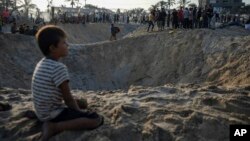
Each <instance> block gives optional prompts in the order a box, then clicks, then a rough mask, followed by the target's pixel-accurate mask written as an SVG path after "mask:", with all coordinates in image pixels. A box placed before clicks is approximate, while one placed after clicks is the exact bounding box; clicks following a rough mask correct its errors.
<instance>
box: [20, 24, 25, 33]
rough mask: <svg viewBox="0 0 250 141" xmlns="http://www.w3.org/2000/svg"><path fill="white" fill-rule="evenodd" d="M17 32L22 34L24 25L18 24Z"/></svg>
mask: <svg viewBox="0 0 250 141" xmlns="http://www.w3.org/2000/svg"><path fill="white" fill-rule="evenodd" d="M19 33H20V34H24V27H23V25H20V27H19Z"/></svg>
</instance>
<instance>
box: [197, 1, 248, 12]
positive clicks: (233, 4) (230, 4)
mask: <svg viewBox="0 0 250 141" xmlns="http://www.w3.org/2000/svg"><path fill="white" fill-rule="evenodd" d="M209 4H211V5H212V6H213V7H216V8H223V9H228V10H230V11H231V10H234V9H238V8H240V7H241V6H244V5H245V3H243V2H242V0H199V6H200V7H205V6H206V5H209Z"/></svg>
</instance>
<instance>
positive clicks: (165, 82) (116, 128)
mask: <svg viewBox="0 0 250 141" xmlns="http://www.w3.org/2000/svg"><path fill="white" fill-rule="evenodd" d="M27 41H28V42H27ZM0 45H1V47H0V50H1V51H0V80H1V81H0V86H1V87H2V88H1V89H0V102H8V103H9V104H10V105H12V107H13V108H12V110H10V111H5V112H1V114H0V140H6V141H12V140H35V139H36V137H38V136H39V134H40V129H41V123H39V122H38V121H37V120H36V119H33V120H31V119H28V118H26V117H25V115H27V113H26V111H27V110H32V98H31V92H30V90H28V89H30V81H31V76H32V72H33V69H34V67H35V64H36V63H37V62H38V61H39V60H40V59H41V57H42V55H41V53H40V51H39V49H38V47H37V46H36V44H35V41H34V38H32V37H24V36H21V35H0ZM249 56H250V36H249V32H247V31H245V30H242V29H241V28H237V27H232V28H227V29H221V30H215V31H213V30H207V29H195V30H188V31H182V30H177V31H175V32H174V33H172V34H170V33H169V31H166V32H161V33H145V32H143V31H142V29H138V30H137V31H135V32H134V33H133V34H130V35H128V36H126V38H124V39H122V40H118V41H115V42H103V43H95V44H89V45H86V44H85V45H83V44H82V45H80V44H78V45H76V44H73V45H71V46H70V54H69V56H68V57H67V58H66V59H64V60H62V61H63V62H64V63H65V64H66V65H67V66H68V69H69V73H70V78H71V81H70V82H71V83H70V84H71V87H72V88H73V90H72V93H73V94H74V95H75V97H78V98H79V97H84V98H87V99H88V103H89V108H90V109H91V110H96V111H97V112H98V113H101V114H102V115H104V116H105V125H104V126H102V127H101V128H99V129H97V130H94V131H67V132H63V133H61V134H59V135H57V136H55V137H54V138H52V139H51V141H69V140H76V141H80V140H86V141H166V140H168V141H172V140H173V141H174V140H177V141H197V140H211V141H217V140H218V141H224V140H225V141H226V140H229V125H230V124H250V118H249V117H250V102H249V101H250V97H249V96H250V65H249V62H250V57H249ZM3 87H9V88H3ZM21 88H24V89H21ZM25 89H26V90H25ZM77 89H78V90H77ZM90 90H91V91H90Z"/></svg>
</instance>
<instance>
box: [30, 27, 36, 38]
mask: <svg viewBox="0 0 250 141" xmlns="http://www.w3.org/2000/svg"><path fill="white" fill-rule="evenodd" d="M36 33H37V26H33V28H32V30H31V35H33V36H35V35H36Z"/></svg>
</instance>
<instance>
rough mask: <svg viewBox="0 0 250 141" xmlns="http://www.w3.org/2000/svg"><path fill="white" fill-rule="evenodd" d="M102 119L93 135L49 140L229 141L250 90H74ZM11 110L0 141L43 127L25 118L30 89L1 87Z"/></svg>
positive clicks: (0, 127) (249, 106)
mask: <svg viewBox="0 0 250 141" xmlns="http://www.w3.org/2000/svg"><path fill="white" fill-rule="evenodd" d="M72 93H74V94H75V95H76V97H84V98H87V99H88V102H89V107H90V109H91V110H96V111H97V112H99V113H101V114H102V115H104V116H105V124H104V125H103V126H102V127H100V128H99V129H97V130H94V131H67V132H63V133H61V134H59V135H57V136H55V137H54V138H52V139H51V140H50V141H73V140H75V141H81V140H85V141H166V140H167V141H176V140H177V141H197V140H210V141H228V140H229V136H228V135H229V125H230V124H249V123H250V118H249V117H250V103H249V101H250V97H249V96H250V94H249V93H250V86H248V87H237V88H235V87H227V88H226V87H216V86H210V87H204V86H199V85H192V84H190V85H187V84H186V85H178V86H173V85H165V86H158V87H147V88H146V87H134V86H132V87H130V88H129V90H128V91H124V90H116V91H102V92H97V91H96V92H94V91H89V92H82V91H72ZM0 96H1V97H0V98H1V99H2V101H8V102H9V103H10V104H11V105H12V106H13V109H12V110H11V111H7V112H1V115H0V140H5V141H13V140H20V141H27V140H35V137H38V136H39V134H40V130H41V123H39V122H38V121H37V120H30V119H28V118H26V117H24V113H25V111H27V110H31V109H32V99H31V94H30V91H26V90H22V89H19V90H13V89H1V90H0Z"/></svg>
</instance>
